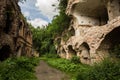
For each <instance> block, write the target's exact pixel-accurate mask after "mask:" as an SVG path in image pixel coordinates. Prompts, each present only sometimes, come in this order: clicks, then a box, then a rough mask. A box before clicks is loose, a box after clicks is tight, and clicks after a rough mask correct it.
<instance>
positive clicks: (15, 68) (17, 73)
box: [0, 57, 39, 80]
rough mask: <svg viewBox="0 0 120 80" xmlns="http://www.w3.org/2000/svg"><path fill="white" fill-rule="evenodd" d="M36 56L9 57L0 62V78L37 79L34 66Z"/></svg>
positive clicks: (10, 79) (36, 61)
mask: <svg viewBox="0 0 120 80" xmlns="http://www.w3.org/2000/svg"><path fill="white" fill-rule="evenodd" d="M38 61H39V60H38V59H36V58H25V57H21V58H9V59H7V60H6V61H4V62H1V63H0V80H37V79H36V76H35V75H34V68H35V66H36V65H37V64H38Z"/></svg>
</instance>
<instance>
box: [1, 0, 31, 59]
mask: <svg viewBox="0 0 120 80" xmlns="http://www.w3.org/2000/svg"><path fill="white" fill-rule="evenodd" d="M22 55H23V56H31V55H32V34H31V31H30V29H29V26H28V24H27V22H26V20H25V18H24V17H23V15H22V13H21V10H20V7H19V6H18V0H0V60H1V61H2V60H4V59H6V58H8V57H10V56H22Z"/></svg>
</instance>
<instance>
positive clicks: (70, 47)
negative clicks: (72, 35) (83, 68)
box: [68, 45, 77, 55]
mask: <svg viewBox="0 0 120 80" xmlns="http://www.w3.org/2000/svg"><path fill="white" fill-rule="evenodd" d="M68 50H69V53H70V54H72V55H77V53H76V51H75V50H74V49H73V47H72V45H69V46H68Z"/></svg>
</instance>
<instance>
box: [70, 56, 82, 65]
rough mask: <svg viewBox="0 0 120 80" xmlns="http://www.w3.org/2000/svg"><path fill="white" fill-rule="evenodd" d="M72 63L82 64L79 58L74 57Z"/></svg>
mask: <svg viewBox="0 0 120 80" xmlns="http://www.w3.org/2000/svg"><path fill="white" fill-rule="evenodd" d="M70 61H71V62H73V63H75V64H79V63H81V62H80V57H78V56H73V57H72V58H71V60H70Z"/></svg>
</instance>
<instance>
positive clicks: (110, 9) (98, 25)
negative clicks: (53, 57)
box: [56, 0, 120, 64]
mask: <svg viewBox="0 0 120 80" xmlns="http://www.w3.org/2000/svg"><path fill="white" fill-rule="evenodd" d="M119 3H120V1H119V0H103V1H101V0H69V2H68V7H67V9H66V13H67V14H68V15H70V16H72V20H71V25H70V27H73V28H72V29H74V31H75V34H74V35H72V36H71V37H69V39H68V40H67V41H64V38H63V36H62V37H61V39H60V40H61V41H60V44H59V45H56V49H57V52H58V54H59V55H60V56H61V57H63V58H66V59H70V58H71V57H72V56H73V55H76V56H79V57H80V61H81V62H82V63H85V64H93V63H95V62H99V61H101V60H102V59H104V58H105V57H108V56H110V52H109V50H110V49H111V48H112V47H114V46H115V45H116V44H119V43H120V38H119V37H118V35H119V34H120V4H119ZM81 14H82V16H81ZM68 31H69V29H68ZM63 34H66V33H64V32H63ZM56 41H57V40H56Z"/></svg>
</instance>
